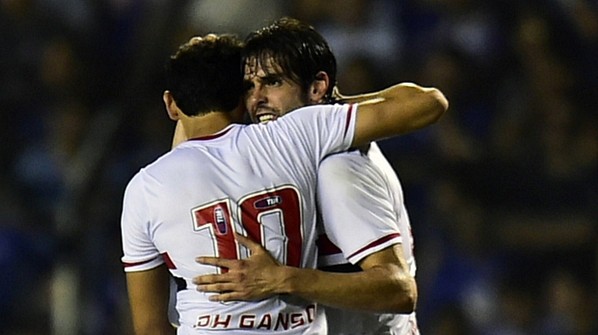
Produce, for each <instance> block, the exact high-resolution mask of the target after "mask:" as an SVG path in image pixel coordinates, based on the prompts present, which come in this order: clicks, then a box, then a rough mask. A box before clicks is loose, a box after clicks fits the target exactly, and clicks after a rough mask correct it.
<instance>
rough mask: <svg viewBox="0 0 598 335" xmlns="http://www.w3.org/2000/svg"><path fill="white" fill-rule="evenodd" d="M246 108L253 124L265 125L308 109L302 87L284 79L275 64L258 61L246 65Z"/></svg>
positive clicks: (250, 61)
mask: <svg viewBox="0 0 598 335" xmlns="http://www.w3.org/2000/svg"><path fill="white" fill-rule="evenodd" d="M243 81H244V82H245V87H246V90H245V96H244V99H245V107H246V108H247V111H248V112H249V116H250V117H251V121H253V122H254V123H265V122H268V121H272V120H276V119H277V118H278V117H280V116H283V115H284V114H286V113H288V112H290V111H292V110H294V109H297V108H299V107H303V106H305V105H307V102H308V99H307V97H306V94H305V93H304V92H303V90H302V89H301V86H300V85H299V84H297V83H295V82H294V81H292V80H290V78H286V77H284V76H283V74H282V71H280V67H279V66H278V65H277V64H274V63H272V62H267V63H266V64H258V63H257V62H256V60H255V59H250V60H248V61H247V62H246V63H245V75H244V77H243Z"/></svg>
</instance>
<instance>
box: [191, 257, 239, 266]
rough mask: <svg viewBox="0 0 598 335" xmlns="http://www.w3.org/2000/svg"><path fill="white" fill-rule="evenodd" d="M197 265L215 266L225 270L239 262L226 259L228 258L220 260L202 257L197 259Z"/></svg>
mask: <svg viewBox="0 0 598 335" xmlns="http://www.w3.org/2000/svg"><path fill="white" fill-rule="evenodd" d="M195 261H196V262H197V263H201V264H204V265H214V266H219V267H223V268H231V267H233V266H234V265H235V263H236V262H238V260H235V259H226V258H218V257H209V256H200V257H197V258H195Z"/></svg>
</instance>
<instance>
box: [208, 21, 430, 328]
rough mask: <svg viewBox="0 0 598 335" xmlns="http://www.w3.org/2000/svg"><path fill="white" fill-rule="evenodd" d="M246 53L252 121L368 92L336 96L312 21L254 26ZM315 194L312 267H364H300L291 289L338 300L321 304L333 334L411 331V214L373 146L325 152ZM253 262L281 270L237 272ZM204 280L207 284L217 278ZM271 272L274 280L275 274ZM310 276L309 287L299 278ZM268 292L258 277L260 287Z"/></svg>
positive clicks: (246, 287) (245, 288)
mask: <svg viewBox="0 0 598 335" xmlns="http://www.w3.org/2000/svg"><path fill="white" fill-rule="evenodd" d="M244 59H245V64H246V65H245V82H246V89H247V93H246V97H245V98H246V100H245V101H246V107H247V110H248V111H249V114H250V117H251V119H252V120H253V121H254V122H257V123H260V122H261V123H264V122H268V121H272V120H276V119H278V118H279V117H281V116H283V115H286V114H287V113H289V112H291V111H293V110H294V109H296V108H299V107H302V106H305V105H312V104H318V103H326V102H329V101H331V100H335V99H338V98H340V99H341V100H344V101H352V102H355V101H359V100H363V99H365V98H367V97H368V96H367V95H365V96H355V97H352V98H348V97H345V98H342V97H340V95H338V94H334V95H333V87H334V84H335V82H336V60H335V57H334V54H333V53H332V51H331V49H330V47H329V46H328V44H327V42H326V40H325V39H324V37H322V36H321V35H320V34H319V33H318V32H317V31H316V30H315V29H314V28H313V27H311V26H309V25H308V24H306V23H303V22H301V21H298V20H295V19H292V18H282V19H279V20H277V21H275V22H274V23H272V24H271V25H269V26H266V27H264V28H262V29H260V30H258V31H256V32H253V33H251V34H250V35H249V36H248V37H247V39H246V45H245V49H244ZM317 195H318V205H319V213H320V216H321V218H322V219H323V220H322V224H323V225H322V226H323V230H324V231H325V232H326V233H327V235H322V236H320V239H319V246H320V248H319V265H320V266H321V267H324V268H325V269H327V270H331V271H340V270H342V271H343V272H357V271H359V270H362V269H363V271H362V272H358V273H353V274H352V275H346V276H336V275H332V274H326V273H322V272H314V271H302V272H298V273H299V275H296V276H295V277H292V278H291V279H292V280H295V281H296V282H297V284H296V285H295V286H296V291H294V292H291V293H294V294H297V295H299V296H302V297H304V298H307V299H311V300H315V301H317V302H320V303H324V304H327V305H330V306H334V307H336V308H328V309H327V317H328V324H329V330H330V331H331V333H333V334H347V333H367V334H376V333H392V334H417V333H418V332H419V331H418V327H417V320H416V314H415V311H414V307H415V306H414V304H415V301H416V297H417V285H416V282H415V272H416V264H415V258H414V255H413V238H412V235H411V226H410V222H409V216H408V213H407V210H406V208H405V205H404V201H403V191H402V188H401V184H400V181H399V179H398V177H397V175H396V173H395V172H394V170H393V168H392V167H391V165H390V164H389V163H388V161H387V160H386V159H385V157H384V155H383V154H382V152H381V151H380V149H379V148H378V146H377V145H376V143H371V144H369V145H368V146H366V147H363V148H361V150H353V151H351V152H346V153H340V154H335V155H333V156H330V157H328V158H326V159H325V160H324V161H323V162H322V163H321V164H320V168H319V171H318V188H317ZM330 240H332V241H334V243H332V242H330ZM337 245H338V246H340V249H339V247H337ZM372 246H375V247H372ZM263 254H265V253H263ZM348 261H350V262H351V263H352V264H347V263H348ZM229 264H230V263H229ZM353 264H354V265H353ZM251 269H255V271H256V272H258V271H259V273H270V272H275V271H278V270H281V268H276V269H273V270H265V269H266V265H264V264H258V263H257V262H256V264H255V266H254V267H252V268H247V267H246V268H245V269H244V271H245V272H249V271H250V270H251ZM210 278H211V279H210V281H205V283H210V282H218V280H220V279H218V278H217V277H216V278H215V277H210ZM243 278H244V282H242V283H238V284H239V285H238V286H239V288H238V289H237V290H239V293H242V294H244V295H245V298H246V299H253V298H255V297H254V296H253V294H252V292H251V291H250V290H251V288H253V287H256V286H255V285H253V284H252V283H250V282H249V280H250V278H252V276H251V274H249V275H246V276H243ZM270 278H272V279H273V281H274V279H275V278H276V276H275V275H272V276H270ZM313 278H318V280H314V279H313ZM308 279H309V280H310V283H311V284H310V285H300V283H301V282H302V281H304V280H306V281H307V280H308ZM204 280H205V278H202V279H200V281H198V282H200V283H204ZM260 280H263V279H261V278H260ZM266 280H267V278H266ZM287 280H288V279H287ZM274 284H276V283H273V285H274ZM268 289H269V288H267V285H265V284H263V283H262V284H261V286H260V287H259V293H260V294H262V291H266V290H268ZM272 293H281V292H277V291H273V292H272ZM229 294H230V293H229ZM230 296H231V297H234V298H238V297H237V296H236V295H232V294H231V295H230ZM357 310H359V311H357ZM364 311H369V312H364ZM372 312H378V313H382V312H391V313H385V314H377V313H376V314H375V313H372ZM399 313H402V314H399Z"/></svg>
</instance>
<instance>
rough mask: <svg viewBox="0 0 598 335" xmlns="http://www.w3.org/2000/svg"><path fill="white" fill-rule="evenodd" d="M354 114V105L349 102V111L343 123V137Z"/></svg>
mask: <svg viewBox="0 0 598 335" xmlns="http://www.w3.org/2000/svg"><path fill="white" fill-rule="evenodd" d="M354 114H355V105H354V104H351V105H349V111H348V112H347V123H346V124H345V134H344V135H343V137H346V136H347V132H348V131H349V125H350V124H351V119H352V118H353V115H354Z"/></svg>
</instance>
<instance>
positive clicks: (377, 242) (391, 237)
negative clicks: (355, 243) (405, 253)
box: [348, 233, 401, 259]
mask: <svg viewBox="0 0 598 335" xmlns="http://www.w3.org/2000/svg"><path fill="white" fill-rule="evenodd" d="M400 236H401V234H399V233H392V234H390V235H386V236H384V237H382V238H379V239H377V240H375V241H374V242H372V243H370V244H368V245H366V246H365V247H363V248H361V249H359V250H357V251H355V252H354V253H352V254H351V255H350V256H349V257H348V258H349V259H351V257H353V256H355V255H357V254H359V253H361V252H363V251H364V250H367V249H370V248H373V247H375V246H377V245H380V244H382V243H384V242H386V241H388V240H392V239H393V238H395V237H400Z"/></svg>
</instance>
